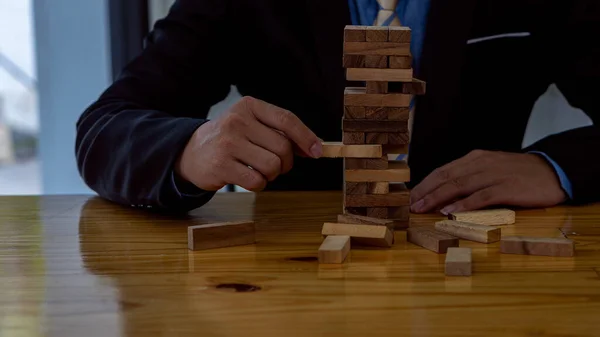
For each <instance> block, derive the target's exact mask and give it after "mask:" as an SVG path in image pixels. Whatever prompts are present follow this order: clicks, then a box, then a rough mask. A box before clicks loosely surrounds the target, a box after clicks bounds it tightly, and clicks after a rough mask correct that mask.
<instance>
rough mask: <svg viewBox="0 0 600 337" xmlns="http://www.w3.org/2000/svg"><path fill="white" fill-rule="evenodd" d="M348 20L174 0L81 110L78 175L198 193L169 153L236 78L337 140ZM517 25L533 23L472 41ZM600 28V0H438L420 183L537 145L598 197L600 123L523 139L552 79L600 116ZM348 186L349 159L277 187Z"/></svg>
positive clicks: (187, 205) (302, 169)
mask: <svg viewBox="0 0 600 337" xmlns="http://www.w3.org/2000/svg"><path fill="white" fill-rule="evenodd" d="M347 24H350V16H349V10H348V4H347V0H327V1H324V0H306V1H280V0H228V1H225V0H179V1H177V2H176V3H175V5H174V6H173V7H172V9H171V11H170V13H169V15H168V16H167V17H166V18H165V19H164V20H161V21H159V22H158V23H157V24H156V25H155V27H154V30H153V31H152V32H151V34H150V35H149V37H148V39H147V46H146V48H145V50H144V52H143V53H142V54H141V55H140V56H139V57H138V58H137V59H135V60H134V61H133V62H132V63H131V64H129V65H128V66H127V67H126V69H124V72H123V73H122V76H120V78H118V79H117V80H116V81H115V83H114V84H112V85H111V86H110V87H109V88H108V89H107V90H106V91H105V92H104V93H103V94H102V95H101V97H100V98H99V99H98V100H97V101H96V102H94V103H93V104H92V105H91V106H90V107H89V108H88V109H87V110H86V111H85V112H84V113H83V115H82V116H81V119H80V120H79V121H78V123H77V143H76V154H77V161H78V165H79V170H80V172H81V175H82V177H83V179H84V180H85V182H86V183H87V184H88V185H89V186H90V187H91V188H92V189H94V190H95V191H96V192H97V193H98V194H99V195H100V196H102V197H105V198H107V199H110V200H113V201H115V202H118V203H123V204H133V205H140V206H141V207H154V208H159V209H172V210H188V209H191V208H196V207H199V206H201V205H203V204H204V203H205V202H207V201H208V200H209V199H210V197H211V196H212V195H213V193H202V191H200V190H198V189H197V188H195V187H194V186H191V185H190V184H186V183H185V182H181V181H178V182H177V184H179V187H180V189H181V190H185V191H187V192H188V193H190V194H192V195H191V196H187V195H181V194H180V193H179V192H178V189H177V188H176V186H175V185H174V183H173V179H172V177H173V163H174V161H175V159H176V158H177V156H178V155H179V153H180V151H182V149H183V148H184V146H185V145H186V142H187V141H188V139H189V137H190V135H191V134H192V133H193V132H194V130H195V129H196V128H198V127H199V126H200V125H201V124H202V123H203V122H204V121H205V118H206V117H207V112H208V110H209V109H210V107H211V106H212V105H214V104H216V103H217V102H219V101H220V100H222V99H223V98H225V97H226V95H227V94H228V92H229V89H230V85H236V86H237V88H238V90H239V91H240V92H241V93H242V94H243V95H249V96H254V97H256V98H259V99H262V100H265V101H268V102H270V103H273V104H276V105H279V106H281V107H283V108H286V109H288V110H290V111H292V112H294V113H296V114H297V115H298V116H299V117H300V118H301V119H302V120H303V121H304V122H305V123H306V124H307V125H308V126H309V127H310V128H311V129H312V130H313V131H314V132H315V133H316V134H317V135H318V136H319V137H321V138H322V139H324V140H328V141H336V140H341V130H340V125H341V117H342V113H343V91H344V87H345V86H346V85H348V83H347V82H346V81H345V74H344V69H343V68H342V47H343V30H344V26H345V25H347ZM522 32H529V33H530V35H529V36H524V37H520V38H497V39H492V40H488V41H483V42H479V43H470V44H469V43H468V41H469V40H471V39H476V38H481V37H486V36H493V35H498V34H505V33H522ZM598 36H600V5H599V2H598V1H597V0H590V1H580V0H577V1H542V0H504V1H497V0H481V1H475V0H461V1H452V0H432V5H431V10H430V13H429V20H428V25H427V31H426V38H425V42H424V48H423V55H422V59H421V60H422V61H421V62H422V69H421V71H420V72H419V73H418V74H416V77H418V78H420V79H423V80H425V81H427V83H428V85H427V94H426V95H425V96H421V97H419V98H418V101H417V106H418V110H417V113H416V116H415V119H414V128H413V135H412V143H411V147H410V158H409V164H410V166H411V170H412V182H411V184H412V185H414V184H416V183H418V182H419V181H421V180H422V179H423V178H424V177H425V176H426V175H427V174H429V173H430V172H431V171H432V170H434V169H435V168H436V167H438V166H441V165H443V164H445V163H448V162H449V161H451V160H454V159H456V158H459V157H461V156H463V155H465V154H467V153H468V152H469V151H471V150H473V149H486V150H502V151H511V152H521V151H529V150H539V151H543V152H545V153H546V154H548V155H549V156H550V157H551V158H553V159H554V160H555V161H556V162H557V163H558V164H559V165H560V166H561V167H562V168H563V170H564V171H565V173H566V174H567V175H568V177H569V179H570V180H571V182H572V185H573V192H574V199H575V202H588V201H592V200H598V199H599V196H600V194H599V193H597V191H599V190H600V175H599V174H598V173H600V161H599V160H598V157H597V155H596V154H597V152H596V151H598V149H599V148H600V131H599V128H598V127H597V126H590V127H583V128H579V129H576V130H572V131H567V132H563V133H560V134H556V135H553V136H550V137H547V138H545V139H543V140H541V141H539V142H537V143H535V144H534V145H533V146H531V147H530V148H528V149H521V142H522V139H523V135H524V132H525V128H526V125H527V122H528V118H529V115H530V112H531V110H532V107H533V105H534V102H535V101H536V99H537V98H538V97H539V96H540V95H541V94H542V93H544V91H545V90H546V89H547V87H548V85H550V84H551V83H556V84H557V85H558V87H559V88H560V90H561V91H562V92H563V94H564V95H565V96H566V98H567V99H568V101H569V102H570V104H572V105H573V106H575V107H578V108H581V109H582V110H583V111H585V112H586V113H587V114H588V115H589V116H590V117H591V118H592V119H593V120H594V121H595V122H596V123H595V124H596V125H597V124H598V123H597V122H598V118H599V112H600V100H597V96H598V94H599V93H600V38H598ZM176 179H178V178H177V177H176ZM341 186H342V165H341V160H336V159H319V160H313V159H301V158H297V159H296V161H295V167H294V169H293V170H292V171H291V172H290V173H288V174H286V175H284V176H281V177H280V178H278V179H277V180H276V181H275V182H273V183H271V184H270V185H269V186H268V189H270V190H277V189H286V190H322V189H340V188H341ZM194 194H197V195H194Z"/></svg>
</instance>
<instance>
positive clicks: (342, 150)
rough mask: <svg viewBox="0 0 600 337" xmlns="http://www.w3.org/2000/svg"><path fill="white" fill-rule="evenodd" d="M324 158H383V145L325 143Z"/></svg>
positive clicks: (323, 144)
mask: <svg viewBox="0 0 600 337" xmlns="http://www.w3.org/2000/svg"><path fill="white" fill-rule="evenodd" d="M322 146H323V155H322V156H321V157H322V158H381V156H383V153H382V148H381V145H345V144H343V143H338V142H323V143H322Z"/></svg>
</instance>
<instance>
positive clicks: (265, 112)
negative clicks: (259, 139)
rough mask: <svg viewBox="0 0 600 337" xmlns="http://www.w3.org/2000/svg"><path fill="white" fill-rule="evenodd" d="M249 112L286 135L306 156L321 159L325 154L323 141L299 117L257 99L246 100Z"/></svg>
mask: <svg viewBox="0 0 600 337" xmlns="http://www.w3.org/2000/svg"><path fill="white" fill-rule="evenodd" d="M244 101H245V102H246V107H247V110H248V111H249V112H250V113H252V114H253V115H254V116H255V117H256V119H257V120H258V121H259V122H261V123H263V124H265V125H266V126H268V127H271V128H273V129H276V130H279V131H281V132H283V133H284V134H285V136H286V137H288V138H289V139H290V140H291V141H292V142H293V143H294V144H296V145H297V147H298V148H299V149H300V150H302V152H304V153H305V154H306V155H309V156H311V157H313V158H319V157H321V155H322V154H323V150H322V146H321V141H320V140H319V138H318V137H317V135H315V134H314V132H312V131H311V130H310V129H309V128H308V127H307V126H306V125H304V123H302V121H301V120H300V118H298V116H296V115H294V114H293V113H291V112H290V111H288V110H285V109H282V108H280V107H278V106H275V105H273V104H269V103H267V102H264V101H261V100H259V99H255V98H245V100H244Z"/></svg>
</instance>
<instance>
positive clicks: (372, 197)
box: [345, 192, 410, 207]
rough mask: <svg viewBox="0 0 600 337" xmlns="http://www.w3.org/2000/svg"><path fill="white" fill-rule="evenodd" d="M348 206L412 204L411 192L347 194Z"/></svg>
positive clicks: (398, 205)
mask: <svg viewBox="0 0 600 337" xmlns="http://www.w3.org/2000/svg"><path fill="white" fill-rule="evenodd" d="M345 198H346V207H400V206H406V205H408V204H410V194H409V193H407V192H393V193H388V194H346V196H345Z"/></svg>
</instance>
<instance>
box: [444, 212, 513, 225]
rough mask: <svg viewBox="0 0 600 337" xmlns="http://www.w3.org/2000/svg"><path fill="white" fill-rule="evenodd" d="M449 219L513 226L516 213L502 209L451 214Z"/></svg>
mask: <svg viewBox="0 0 600 337" xmlns="http://www.w3.org/2000/svg"><path fill="white" fill-rule="evenodd" d="M448 219H450V220H456V221H464V222H470V223H476V224H480V225H490V226H497V225H512V224H514V223H515V211H513V210H510V209H504V208H502V209H487V210H479V211H470V212H457V213H451V214H449V215H448Z"/></svg>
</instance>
